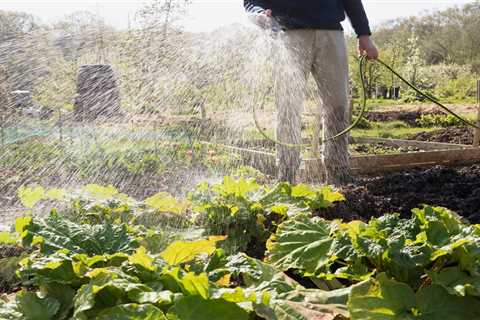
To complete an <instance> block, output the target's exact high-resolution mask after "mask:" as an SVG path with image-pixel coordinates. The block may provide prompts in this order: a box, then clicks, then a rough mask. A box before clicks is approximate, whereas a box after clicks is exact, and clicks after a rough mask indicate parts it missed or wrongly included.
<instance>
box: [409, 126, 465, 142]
mask: <svg viewBox="0 0 480 320" xmlns="http://www.w3.org/2000/svg"><path fill="white" fill-rule="evenodd" d="M409 140H418V141H430V142H445V143H456V144H468V145H470V144H472V143H473V130H472V129H470V128H460V127H453V128H445V129H440V130H435V131H430V132H420V133H417V134H414V135H412V136H411V137H409Z"/></svg>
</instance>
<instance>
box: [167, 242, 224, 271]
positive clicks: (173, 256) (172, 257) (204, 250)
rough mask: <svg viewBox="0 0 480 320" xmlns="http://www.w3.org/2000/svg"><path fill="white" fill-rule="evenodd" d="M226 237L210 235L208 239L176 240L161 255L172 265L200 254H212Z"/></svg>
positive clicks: (188, 260) (187, 260)
mask: <svg viewBox="0 0 480 320" xmlns="http://www.w3.org/2000/svg"><path fill="white" fill-rule="evenodd" d="M224 239H225V237H210V238H208V239H207V240H198V241H175V242H174V243H172V244H171V245H169V246H168V247H167V249H165V250H164V251H163V252H162V253H161V254H160V256H161V257H162V258H163V259H164V260H165V261H166V262H167V263H168V264H169V265H171V266H174V265H179V264H182V263H185V262H190V261H192V260H193V259H195V258H196V257H197V256H198V255H200V254H207V255H210V254H212V253H214V252H215V249H216V244H217V242H218V241H222V240H224Z"/></svg>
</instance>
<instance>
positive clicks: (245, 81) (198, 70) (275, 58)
mask: <svg viewBox="0 0 480 320" xmlns="http://www.w3.org/2000/svg"><path fill="white" fill-rule="evenodd" d="M284 40H285V38H284V37H283V36H282V35H281V34H278V35H277V36H275V37H272V35H271V34H270V33H269V32H265V31H262V30H260V29H258V28H255V27H253V26H252V27H245V26H243V25H233V26H230V27H225V28H222V29H219V30H217V31H214V32H212V33H204V34H202V33H199V34H192V33H187V32H180V31H178V30H175V29H164V28H152V29H150V28H143V29H142V28H138V29H129V30H127V31H115V30H113V29H110V28H108V27H106V26H104V25H102V26H101V28H99V27H98V26H93V27H91V28H88V27H82V28H81V29H79V30H73V31H72V30H70V31H68V30H66V29H65V28H64V29H62V28H60V29H54V28H47V27H45V28H40V29H38V30H36V31H33V32H31V33H29V34H28V35H23V36H21V37H13V38H11V39H7V40H5V41H3V42H2V43H1V44H0V65H1V66H2V71H1V72H0V102H1V106H0V112H1V116H2V126H1V136H2V144H1V149H2V151H1V153H0V168H1V169H0V170H1V171H0V208H2V209H0V210H2V211H0V219H1V220H4V222H9V221H11V219H12V218H13V215H12V213H18V212H19V211H18V207H19V204H18V199H17V197H16V190H17V189H18V187H19V186H21V185H29V184H39V185H43V186H45V187H75V186H79V185H85V184H87V183H97V184H102V185H107V184H112V185H114V186H115V187H116V188H118V189H119V190H120V191H122V192H125V193H128V194H130V195H132V196H135V197H138V198H144V197H146V196H148V195H151V194H154V193H156V192H158V191H168V192H170V193H173V194H176V195H183V194H185V192H186V191H188V190H189V189H191V188H192V186H193V185H194V184H196V183H197V182H198V181H200V180H205V179H209V180H210V181H216V180H218V179H219V178H220V177H221V176H222V175H224V174H226V173H229V172H230V171H231V170H232V169H234V168H236V167H238V166H239V165H240V163H239V162H238V161H237V160H238V159H237V158H235V157H233V156H231V155H229V154H227V153H224V151H223V150H222V149H221V148H217V147H215V144H242V143H243V144H244V143H245V142H246V141H249V140H252V139H257V138H259V137H260V136H259V134H258V132H257V131H256V129H255V126H254V123H253V118H252V115H251V108H252V106H256V108H257V112H258V114H259V118H260V122H261V125H262V126H263V127H264V128H265V130H266V131H267V132H269V133H270V134H274V133H275V128H278V129H277V130H276V133H277V136H278V137H279V138H282V139H287V140H289V141H287V142H290V143H300V142H301V141H302V139H307V138H308V139H311V136H312V133H313V132H316V133H317V135H316V136H317V137H318V132H319V131H320V130H321V126H320V125H319V123H321V121H320V119H322V115H323V114H322V108H321V106H322V103H321V99H320V98H321V97H328V96H329V95H334V94H335V93H334V92H330V91H331V90H330V88H329V87H328V86H325V87H324V88H323V95H322V96H321V97H320V96H319V95H318V90H317V84H318V82H319V79H316V80H317V83H315V81H313V79H312V78H309V73H308V72H304V71H305V70H302V69H299V65H298V63H299V60H298V59H299V57H300V58H301V57H302V55H303V54H304V53H305V50H304V49H305V48H301V47H299V46H298V45H292V44H289V43H288V41H287V42H286V41H284ZM292 48H293V51H292ZM294 52H297V54H293V53H294ZM265 92H267V95H265ZM275 92H276V94H275ZM265 97H266V101H263V100H264V99H265ZM2 99H3V100H2ZM304 101H306V103H305V105H304V103H303V102H304ZM276 105H281V106H284V110H279V111H280V112H279V113H278V116H276V114H277V111H278V110H277V109H276ZM286 106H289V107H288V108H287V107H286ZM292 106H293V107H292ZM302 114H303V115H306V116H304V117H302ZM332 116H334V115H332V114H330V117H332ZM342 119H343V116H342V117H341V119H340V120H338V119H330V118H329V119H326V121H325V122H324V126H326V127H328V125H326V124H327V123H331V122H335V123H342V121H343V120H342ZM278 124H280V125H278ZM277 125H278V126H277ZM286 128H293V129H291V130H293V132H291V131H289V130H290V129H289V130H287V131H285V130H286ZM300 129H303V130H300ZM339 129H342V128H337V127H335V128H331V127H330V130H334V131H340V130H339ZM302 132H303V136H302ZM334 133H335V132H334ZM314 136H315V135H314ZM205 141H206V142H209V143H211V144H208V145H207V144H202V142H205ZM319 150H320V147H319V146H317V148H316V149H315V148H314V149H313V154H306V153H305V154H303V155H302V156H303V157H307V156H312V155H314V156H315V155H318V152H319ZM328 150H333V149H331V148H330V149H328ZM270 151H272V152H275V150H270ZM308 152H311V151H308ZM278 154H279V158H280V159H279V160H280V163H283V164H286V165H287V167H292V166H293V167H298V166H299V165H300V153H299V150H294V148H293V149H292V148H287V149H284V150H282V149H281V147H280V150H279V152H278ZM333 154H334V155H333V156H335V154H338V153H335V152H334V153H333ZM338 161H346V160H345V159H343V160H342V159H339V160H338ZM340 167H342V166H340ZM283 168H284V169H285V168H286V167H285V166H284V167H283ZM287 171H288V170H287ZM287 171H285V172H284V173H283V176H281V178H283V179H287V180H293V177H290V176H288V174H289V173H288V172H287ZM1 220H0V223H2V221H1Z"/></svg>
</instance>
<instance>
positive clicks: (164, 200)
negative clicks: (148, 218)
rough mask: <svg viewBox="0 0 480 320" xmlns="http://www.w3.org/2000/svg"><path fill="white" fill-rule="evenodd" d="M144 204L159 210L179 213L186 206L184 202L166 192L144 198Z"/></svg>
mask: <svg viewBox="0 0 480 320" xmlns="http://www.w3.org/2000/svg"><path fill="white" fill-rule="evenodd" d="M144 202H145V204H146V205H147V206H149V207H151V208H153V209H155V210H157V211H159V212H171V213H175V214H181V213H183V212H184V211H185V209H186V208H187V206H188V203H186V202H180V201H178V200H177V199H175V198H174V197H172V195H170V194H169V193H166V192H160V193H157V194H156V195H153V196H151V197H149V198H147V199H145V201H144Z"/></svg>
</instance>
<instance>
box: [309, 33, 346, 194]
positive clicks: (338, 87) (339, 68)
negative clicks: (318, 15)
mask: <svg viewBox="0 0 480 320" xmlns="http://www.w3.org/2000/svg"><path fill="white" fill-rule="evenodd" d="M316 34H317V39H316V45H315V47H316V48H315V49H316V50H315V59H314V63H313V75H314V77H315V80H316V81H317V84H318V87H319V90H320V97H321V100H322V107H323V110H322V111H323V112H322V113H323V117H322V118H323V119H322V120H323V128H324V129H323V137H324V139H326V138H329V137H333V136H335V135H336V134H338V133H339V132H341V131H343V130H345V129H346V128H347V127H348V119H349V110H348V109H349V108H348V56H347V48H346V44H345V38H344V34H343V32H342V31H336V30H318V31H317V33H316ZM317 121H320V119H317ZM323 163H324V166H325V169H326V182H327V183H328V184H334V185H342V184H345V183H347V182H348V181H349V180H350V172H349V155H348V135H344V136H342V137H339V138H336V139H335V140H333V141H326V142H325V143H324V144H323Z"/></svg>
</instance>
